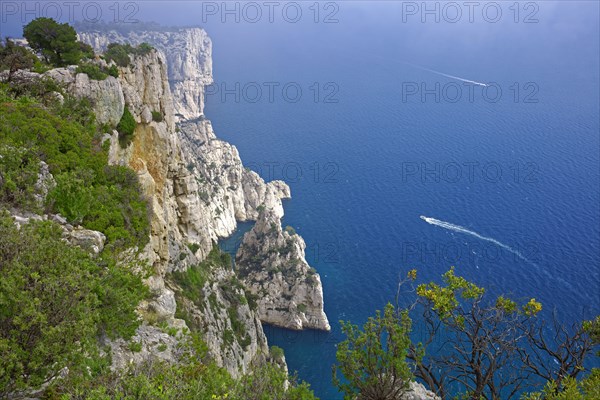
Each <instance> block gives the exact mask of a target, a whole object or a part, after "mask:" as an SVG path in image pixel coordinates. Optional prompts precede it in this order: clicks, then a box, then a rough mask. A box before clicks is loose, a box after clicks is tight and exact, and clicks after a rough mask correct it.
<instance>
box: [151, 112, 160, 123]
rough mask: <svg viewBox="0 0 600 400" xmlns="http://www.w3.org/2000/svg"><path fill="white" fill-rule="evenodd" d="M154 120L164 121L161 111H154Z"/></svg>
mask: <svg viewBox="0 0 600 400" xmlns="http://www.w3.org/2000/svg"><path fill="white" fill-rule="evenodd" d="M152 121H154V122H162V121H163V116H162V114H161V113H160V112H158V111H152Z"/></svg>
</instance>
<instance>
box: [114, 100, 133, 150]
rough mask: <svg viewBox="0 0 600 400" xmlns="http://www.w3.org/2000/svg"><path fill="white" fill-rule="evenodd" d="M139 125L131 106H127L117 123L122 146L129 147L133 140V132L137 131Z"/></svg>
mask: <svg viewBox="0 0 600 400" xmlns="http://www.w3.org/2000/svg"><path fill="white" fill-rule="evenodd" d="M136 126H137V122H135V118H133V115H131V112H130V111H129V108H128V107H127V106H125V110H124V111H123V116H122V117H121V120H120V121H119V124H118V125H117V131H118V132H119V142H120V143H121V146H122V147H127V146H128V145H129V143H131V141H132V140H133V132H134V131H135V127H136Z"/></svg>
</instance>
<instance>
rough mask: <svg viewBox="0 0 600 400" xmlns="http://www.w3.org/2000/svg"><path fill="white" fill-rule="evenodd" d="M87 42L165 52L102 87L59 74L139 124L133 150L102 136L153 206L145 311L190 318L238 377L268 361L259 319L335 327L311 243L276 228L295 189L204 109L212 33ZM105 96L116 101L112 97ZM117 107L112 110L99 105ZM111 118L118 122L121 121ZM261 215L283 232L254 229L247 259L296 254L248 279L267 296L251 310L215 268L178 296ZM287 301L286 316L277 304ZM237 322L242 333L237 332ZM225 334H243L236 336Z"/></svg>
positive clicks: (86, 36) (98, 37)
mask: <svg viewBox="0 0 600 400" xmlns="http://www.w3.org/2000/svg"><path fill="white" fill-rule="evenodd" d="M80 38H81V40H83V41H85V42H88V43H90V44H91V45H92V46H93V47H94V48H95V49H96V50H102V49H104V48H106V46H107V45H108V44H109V43H111V42H118V43H131V44H133V45H136V44H139V43H142V42H147V43H150V44H151V45H152V46H154V47H156V49H157V50H158V51H153V52H151V53H150V54H147V55H145V56H135V57H133V56H132V62H131V65H130V66H129V67H126V68H120V77H119V79H118V80H116V82H113V81H110V84H108V82H107V83H105V85H107V87H106V88H104V87H102V88H99V89H98V90H96V89H94V90H90V91H88V92H86V91H85V90H79V91H77V88H78V87H79V86H78V85H77V84H75V83H74V82H77V81H78V80H84V79H85V78H79V75H77V74H75V75H74V72H73V71H69V70H66V71H62V72H61V73H60V75H61V77H60V79H62V80H63V82H66V83H68V85H69V87H70V88H71V91H72V92H73V93H75V94H76V95H79V96H82V97H86V96H91V97H92V98H95V99H96V101H95V102H94V104H95V107H96V111H97V112H98V113H100V114H101V115H111V116H112V115H113V114H117V113H118V112H119V110H121V113H122V106H121V104H125V105H127V107H128V109H129V110H130V111H131V113H132V115H133V116H134V118H135V119H136V121H137V122H138V125H137V128H136V130H135V133H134V137H133V141H132V142H131V143H130V144H129V145H128V146H127V147H126V148H122V147H121V145H120V143H119V139H118V133H117V132H116V131H112V132H110V133H109V135H108V136H107V138H108V140H110V155H109V158H110V160H109V161H110V162H111V163H113V164H121V165H127V166H129V167H131V168H132V169H134V170H135V171H137V173H138V176H139V179H140V182H141V185H142V187H143V189H144V192H145V194H146V196H147V197H148V199H149V201H150V203H151V205H152V220H151V238H150V243H149V244H148V246H147V247H146V249H144V255H145V257H146V258H147V259H148V260H149V261H150V262H151V263H152V265H153V267H154V271H155V274H154V276H153V277H151V278H150V279H149V280H148V284H149V286H150V288H151V289H152V291H153V293H154V298H153V299H152V300H150V301H148V302H145V303H144V304H142V305H141V307H140V309H141V311H142V313H143V314H145V315H152V316H153V318H158V319H159V320H160V321H166V322H167V323H168V324H169V325H170V326H173V327H181V326H182V324H183V321H181V320H179V319H177V318H175V312H176V311H177V310H179V312H182V313H184V314H185V315H186V316H187V318H186V320H187V321H188V323H190V324H192V325H194V327H195V328H196V329H198V330H199V331H201V332H202V333H203V336H204V338H205V340H206V342H207V344H208V346H209V352H210V353H211V355H212V356H213V358H214V359H215V360H216V361H217V362H218V363H219V365H222V366H224V367H226V368H227V369H228V370H229V371H230V373H232V375H234V376H239V374H240V373H245V372H247V371H248V369H249V367H250V365H251V364H252V362H254V361H257V360H260V359H264V358H265V357H266V356H267V353H268V346H267V341H266V337H265V336H264V333H263V330H262V326H261V324H260V321H264V322H272V323H276V324H278V325H281V326H287V327H291V328H295V329H302V328H317V329H327V330H328V329H329V324H328V322H327V317H326V316H325V314H324V312H323V293H322V288H321V282H320V279H319V276H318V274H315V273H313V270H312V269H311V268H310V267H309V266H308V264H306V261H305V260H304V241H303V240H302V238H300V237H299V236H297V235H295V236H294V237H292V236H290V235H289V234H288V233H287V232H283V230H282V228H281V223H280V218H281V216H282V215H283V206H282V202H281V200H282V199H284V198H289V197H290V190H289V187H288V186H287V185H286V184H285V183H284V182H281V181H274V182H269V183H265V182H264V180H263V179H262V178H260V177H259V175H258V174H256V173H255V172H252V171H250V170H248V169H246V168H244V166H243V165H242V162H241V160H240V157H239V154H238V151H237V149H236V148H235V146H232V145H231V144H229V143H227V142H224V141H222V140H219V139H218V138H217V137H216V135H215V133H214V132H213V129H212V126H211V124H210V121H208V120H207V119H206V118H205V117H204V116H203V106H204V103H203V94H204V86H205V85H207V84H209V83H210V82H212V64H211V63H212V61H211V42H210V39H208V36H207V35H206V33H205V32H204V31H203V30H202V29H197V28H194V29H178V30H175V31H171V32H164V31H160V32H131V33H129V34H127V35H122V34H120V33H117V32H116V31H109V32H87V33H80ZM109 79H110V78H109ZM103 82H104V81H103ZM96 92H99V93H101V94H95V93H96ZM118 92H121V93H122V99H123V100H122V101H121V100H120V98H119V99H117V97H118V96H116V97H115V95H116V93H118ZM109 98H110V99H113V100H114V101H113V102H112V103H111V101H108V99H109ZM111 104H114V107H116V109H113V110H107V109H104V108H110V107H111ZM157 112H158V113H160V115H161V116H162V121H160V122H157V121H156V120H153V118H152V114H153V113H155V114H156V113H157ZM106 120H107V121H110V122H113V121H114V118H108V117H107V118H106ZM260 210H269V213H270V214H269V215H275V216H276V217H275V218H274V219H270V220H268V221H264V218H265V217H264V215H265V213H261V212H259V211H260ZM257 218H258V219H259V223H258V224H257V225H258V227H257V228H256V229H255V230H254V232H258V231H259V230H260V229H262V228H261V227H264V226H265V224H268V225H269V226H271V224H275V225H276V227H277V229H278V230H277V235H279V236H275V237H271V239H270V241H268V243H266V244H263V243H260V242H259V241H257V240H258V237H256V236H255V237H254V239H252V238H249V239H248V240H247V241H246V240H245V243H252V246H255V247H251V246H250V245H247V246H246V247H245V250H244V251H243V252H242V254H245V255H248V256H249V257H250V253H251V252H252V251H256V252H257V253H256V254H255V255H254V257H255V258H256V257H267V256H268V257H270V258H269V262H268V263H266V262H265V264H264V265H265V267H266V266H267V265H271V264H272V263H273V262H275V260H274V259H273V258H272V257H271V255H270V253H269V252H272V251H274V250H277V249H278V248H276V247H273V246H275V245H276V244H278V243H279V242H281V241H286V243H287V242H288V241H289V242H291V243H292V247H293V250H292V251H291V252H288V253H286V254H282V255H280V256H279V258H278V261H277V262H275V264H277V265H280V266H281V267H282V268H283V264H284V261H289V262H290V263H293V264H294V265H293V268H289V269H288V270H289V271H290V272H293V274H292V273H290V275H286V277H285V278H284V277H283V275H280V276H278V277H275V278H273V276H272V275H271V274H269V273H264V271H262V272H258V273H255V274H253V275H252V279H253V280H252V282H251V281H250V280H249V279H245V280H244V283H246V284H248V288H249V291H250V292H252V293H255V294H258V296H262V294H263V292H264V290H262V289H266V293H267V295H268V297H267V299H265V300H264V301H262V300H261V301H258V302H257V303H258V304H257V308H256V309H253V308H251V307H250V305H248V299H247V298H246V291H245V290H244V289H246V288H245V287H244V286H243V284H242V283H240V281H239V280H237V278H236V275H235V274H234V272H233V271H232V270H231V269H230V268H223V267H220V268H217V269H215V270H212V271H211V274H210V277H209V279H208V280H207V281H206V283H205V285H204V286H203V287H201V288H197V290H198V291H199V293H200V295H199V298H201V299H203V300H202V301H199V300H197V299H196V301H192V300H191V299H189V298H186V297H185V296H182V295H181V294H182V290H181V287H179V286H178V285H177V284H176V283H175V282H174V280H173V279H171V275H170V274H171V273H178V272H181V271H186V270H187V269H188V268H190V267H193V266H195V265H197V264H199V263H200V262H202V261H203V260H205V259H206V258H207V256H208V255H209V253H210V251H211V249H212V247H213V244H214V242H216V241H217V240H218V239H220V238H224V237H227V236H229V235H230V234H231V233H233V231H234V230H235V229H236V226H237V221H245V220H256V219H257ZM261 221H262V222H261ZM286 235H287V236H286ZM267 238H269V236H265V239H267ZM267 253H269V254H267ZM244 259H245V257H242V258H241V260H244ZM286 265H287V264H286ZM290 265H291V264H290ZM292 276H294V277H295V278H294V279H292ZM261 280H264V281H261ZM309 281H310V284H309ZM236 282H237V283H239V287H238V286H235V287H234V289H233V291H232V289H231V285H232V283H236ZM259 286H260V288H259ZM284 286H285V287H286V289H285V293H286V296H287V297H286V298H284V300H279V301H278V302H274V300H273V298H274V297H280V296H277V295H276V292H277V290H279V289H281V288H283V287H284ZM288 297H289V298H288ZM240 299H245V300H240ZM284 307H286V310H288V311H286V312H283V311H277V310H275V309H276V308H281V309H283V308H284ZM231 310H235V313H233V312H232V311H231ZM240 326H241V327H243V330H244V331H245V332H246V333H245V334H242V333H240V332H241V331H240ZM149 332H150V331H145V332H143V334H140V340H141V342H142V345H143V349H144V350H148V352H150V353H151V349H152V346H153V343H154V342H156V337H153V336H152V335H150V334H149ZM229 332H237V333H238V334H237V335H233V336H231V334H230V333H229ZM118 350H119V351H120V352H121V354H122V353H123V352H124V351H125V350H124V346H123V345H120V346H118ZM128 356H129V355H128V354H125V355H124V356H123V357H120V358H122V359H126V358H127V357H128ZM117 358H118V357H117Z"/></svg>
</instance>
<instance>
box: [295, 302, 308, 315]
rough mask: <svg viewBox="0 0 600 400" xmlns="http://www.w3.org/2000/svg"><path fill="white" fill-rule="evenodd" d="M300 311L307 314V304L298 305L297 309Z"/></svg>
mask: <svg viewBox="0 0 600 400" xmlns="http://www.w3.org/2000/svg"><path fill="white" fill-rule="evenodd" d="M296 308H297V309H298V311H300V312H301V313H305V312H306V304H298V306H297V307H296Z"/></svg>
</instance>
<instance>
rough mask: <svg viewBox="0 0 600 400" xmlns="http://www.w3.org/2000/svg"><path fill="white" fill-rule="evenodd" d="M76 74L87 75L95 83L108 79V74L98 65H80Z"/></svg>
mask: <svg viewBox="0 0 600 400" xmlns="http://www.w3.org/2000/svg"><path fill="white" fill-rule="evenodd" d="M75 72H76V73H78V74H86V75H87V76H89V78H90V79H93V80H95V81H103V80H105V79H106V78H108V74H107V73H106V72H104V71H103V70H102V69H101V68H100V67H99V66H98V65H96V64H90V63H86V64H80V65H79V66H78V67H77V69H76V70H75Z"/></svg>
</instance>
